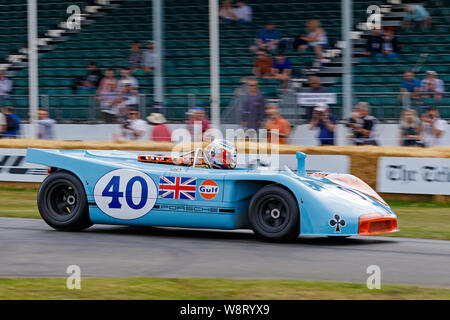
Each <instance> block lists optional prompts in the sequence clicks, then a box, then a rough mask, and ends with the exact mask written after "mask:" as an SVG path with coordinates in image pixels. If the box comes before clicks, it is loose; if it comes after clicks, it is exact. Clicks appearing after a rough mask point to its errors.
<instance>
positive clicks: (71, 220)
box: [37, 171, 92, 231]
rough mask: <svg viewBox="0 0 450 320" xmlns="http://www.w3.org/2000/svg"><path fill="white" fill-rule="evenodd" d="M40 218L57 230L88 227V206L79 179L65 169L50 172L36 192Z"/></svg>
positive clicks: (90, 224) (73, 229) (75, 229)
mask: <svg viewBox="0 0 450 320" xmlns="http://www.w3.org/2000/svg"><path fill="white" fill-rule="evenodd" d="M37 202H38V209H39V213H40V214H41V217H42V219H44V221H45V222H47V224H48V225H49V226H51V227H53V228H55V229H57V230H63V231H77V230H83V229H86V228H89V227H90V226H92V222H91V221H90V220H89V207H88V203H87V198H86V193H85V191H84V187H83V185H82V183H81V182H80V180H78V178H77V177H75V176H74V175H73V174H71V173H69V172H66V171H58V172H54V173H51V174H50V175H49V176H48V177H47V178H46V179H45V180H44V182H42V184H41V187H40V188H39V193H38V198H37Z"/></svg>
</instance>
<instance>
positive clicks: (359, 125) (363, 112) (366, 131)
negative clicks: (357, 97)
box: [347, 102, 378, 145]
mask: <svg viewBox="0 0 450 320" xmlns="http://www.w3.org/2000/svg"><path fill="white" fill-rule="evenodd" d="M369 113H370V109H369V104H368V103H367V102H359V103H358V104H357V105H356V108H355V110H354V111H353V112H352V117H351V118H350V119H349V121H348V122H347V127H349V128H351V129H352V133H353V137H352V138H353V142H354V144H355V145H378V143H377V141H376V129H377V122H378V121H377V119H376V118H375V117H373V116H371V115H370V114H369Z"/></svg>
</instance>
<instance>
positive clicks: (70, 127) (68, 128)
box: [23, 124, 450, 146]
mask: <svg viewBox="0 0 450 320" xmlns="http://www.w3.org/2000/svg"><path fill="white" fill-rule="evenodd" d="M169 127H170V129H171V130H172V132H173V131H174V130H175V129H179V128H186V126H185V125H184V124H170V125H169ZM227 128H238V126H235V125H234V126H233V125H224V126H223V128H222V129H223V130H225V129H227ZM448 128H449V130H448V131H447V132H446V133H445V135H444V137H443V138H442V145H446V146H450V126H448ZM28 129H29V127H28V125H26V124H25V125H24V130H23V132H24V136H26V134H27V132H28ZM55 130H56V132H55V134H56V138H57V139H59V140H86V141H89V140H90V141H93V140H95V141H111V140H113V136H114V135H120V132H121V125H118V124H95V125H92V124H57V125H56V128H55ZM150 130H151V128H150V126H148V127H147V132H146V134H145V135H144V137H142V140H144V141H148V140H149V139H150ZM378 132H379V139H378V141H379V144H380V145H382V146H398V143H399V141H398V125H397V124H380V125H379V127H378ZM347 134H349V130H348V128H346V127H345V126H344V125H341V124H339V125H338V126H337V130H336V142H337V145H346V144H350V142H348V141H346V135H347ZM317 135H318V131H317V130H309V125H299V126H295V127H294V129H293V132H292V134H291V136H290V138H289V143H290V144H294V145H303V146H316V145H318V140H317V138H316V137H317Z"/></svg>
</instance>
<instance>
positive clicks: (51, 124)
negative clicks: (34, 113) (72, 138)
mask: <svg viewBox="0 0 450 320" xmlns="http://www.w3.org/2000/svg"><path fill="white" fill-rule="evenodd" d="M55 123H56V121H55V120H53V119H50V118H49V114H48V111H47V110H45V109H39V112H38V121H37V124H38V139H44V140H53V139H55Z"/></svg>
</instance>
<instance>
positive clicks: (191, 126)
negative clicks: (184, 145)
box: [187, 107, 211, 141]
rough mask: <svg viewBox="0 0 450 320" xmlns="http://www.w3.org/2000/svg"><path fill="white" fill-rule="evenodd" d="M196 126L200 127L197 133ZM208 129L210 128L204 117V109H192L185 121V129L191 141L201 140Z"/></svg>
mask: <svg viewBox="0 0 450 320" xmlns="http://www.w3.org/2000/svg"><path fill="white" fill-rule="evenodd" d="M196 126H200V130H199V131H197V130H198V129H196V128H197V127H196ZM209 128H211V124H210V123H209V121H208V119H206V117H205V109H204V108H201V107H195V108H192V109H191V110H190V113H189V119H188V121H187V129H188V131H189V133H190V134H191V137H192V139H193V141H201V140H203V135H204V133H205V132H206V130H208V129H209ZM200 132H201V135H200Z"/></svg>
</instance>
